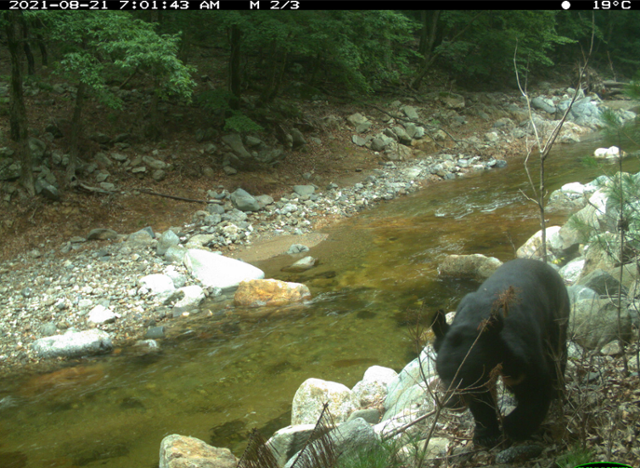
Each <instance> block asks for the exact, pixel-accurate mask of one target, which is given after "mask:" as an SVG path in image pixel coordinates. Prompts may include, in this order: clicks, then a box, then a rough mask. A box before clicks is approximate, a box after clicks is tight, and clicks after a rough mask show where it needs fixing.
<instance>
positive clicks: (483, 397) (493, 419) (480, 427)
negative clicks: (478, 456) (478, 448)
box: [468, 391, 501, 447]
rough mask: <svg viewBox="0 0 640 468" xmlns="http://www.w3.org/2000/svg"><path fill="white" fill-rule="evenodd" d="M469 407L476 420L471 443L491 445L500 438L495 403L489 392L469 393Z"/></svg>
mask: <svg viewBox="0 0 640 468" xmlns="http://www.w3.org/2000/svg"><path fill="white" fill-rule="evenodd" d="M468 398H469V409H470V410H471V413H472V414H473V418H474V419H475V421H476V428H475V431H474V433H473V443H474V444H477V445H483V446H485V447H492V446H493V445H495V444H496V443H497V442H498V440H499V439H500V435H501V434H500V426H499V424H498V417H497V414H496V404H495V401H494V399H493V396H492V395H491V392H489V391H486V392H479V393H474V394H473V395H470V396H469V397H468Z"/></svg>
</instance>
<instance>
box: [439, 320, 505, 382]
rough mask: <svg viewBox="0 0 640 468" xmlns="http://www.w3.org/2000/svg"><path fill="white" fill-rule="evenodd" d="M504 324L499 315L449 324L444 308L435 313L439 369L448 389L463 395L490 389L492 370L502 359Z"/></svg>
mask: <svg viewBox="0 0 640 468" xmlns="http://www.w3.org/2000/svg"><path fill="white" fill-rule="evenodd" d="M503 326H504V319H503V318H502V316H501V315H500V314H495V315H491V316H490V318H488V319H487V320H484V321H482V322H480V323H473V322H465V321H459V322H455V321H454V323H453V324H452V325H449V324H448V323H447V322H446V319H445V315H444V313H443V312H442V311H438V312H437V313H436V316H435V318H434V321H433V324H432V329H433V332H434V334H435V336H436V339H435V341H434V344H433V347H434V349H435V351H436V353H437V358H436V370H437V372H438V375H439V376H440V379H441V381H442V384H443V386H444V388H445V389H447V390H448V391H450V392H453V391H457V392H462V393H463V394H472V393H474V391H477V392H480V391H486V390H487V388H486V385H487V384H488V383H489V382H490V380H491V377H492V375H491V373H492V371H493V370H494V369H495V368H496V366H498V365H499V364H500V362H501V358H502V354H503V353H502V349H503V345H502V338H501V336H500V332H501V331H502V328H503Z"/></svg>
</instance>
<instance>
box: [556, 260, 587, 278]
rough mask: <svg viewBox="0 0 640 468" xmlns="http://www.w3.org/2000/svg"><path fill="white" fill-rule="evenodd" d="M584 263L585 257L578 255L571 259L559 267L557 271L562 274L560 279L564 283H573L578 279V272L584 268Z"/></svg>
mask: <svg viewBox="0 0 640 468" xmlns="http://www.w3.org/2000/svg"><path fill="white" fill-rule="evenodd" d="M584 263H585V258H584V257H580V258H576V259H573V260H571V261H570V262H569V263H567V264H566V265H565V266H563V267H562V268H560V271H559V273H560V276H562V279H564V281H565V283H568V284H574V283H575V282H576V281H577V280H578V278H579V277H580V274H581V273H582V269H583V268H584Z"/></svg>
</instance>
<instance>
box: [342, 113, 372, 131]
mask: <svg viewBox="0 0 640 468" xmlns="http://www.w3.org/2000/svg"><path fill="white" fill-rule="evenodd" d="M347 120H348V121H349V123H350V124H351V125H353V126H354V127H355V126H357V125H360V124H363V123H365V122H368V121H369V119H367V118H366V117H365V116H364V115H362V114H361V113H359V112H356V113H355V114H352V115H350V116H349V117H347Z"/></svg>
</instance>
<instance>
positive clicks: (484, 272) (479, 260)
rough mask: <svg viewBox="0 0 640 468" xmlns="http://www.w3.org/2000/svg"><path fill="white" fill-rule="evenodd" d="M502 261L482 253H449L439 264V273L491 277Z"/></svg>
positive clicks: (463, 276) (466, 276) (465, 276)
mask: <svg viewBox="0 0 640 468" xmlns="http://www.w3.org/2000/svg"><path fill="white" fill-rule="evenodd" d="M500 265H502V262H501V261H500V260H498V259H497V258H495V257H486V256H484V255H482V254H473V255H447V256H446V257H445V258H444V259H443V260H442V261H441V262H440V264H439V265H438V273H439V274H440V275H441V276H451V277H454V278H477V279H485V278H488V277H490V276H491V275H492V274H493V272H494V271H496V270H497V269H498V267H499V266H500Z"/></svg>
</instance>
